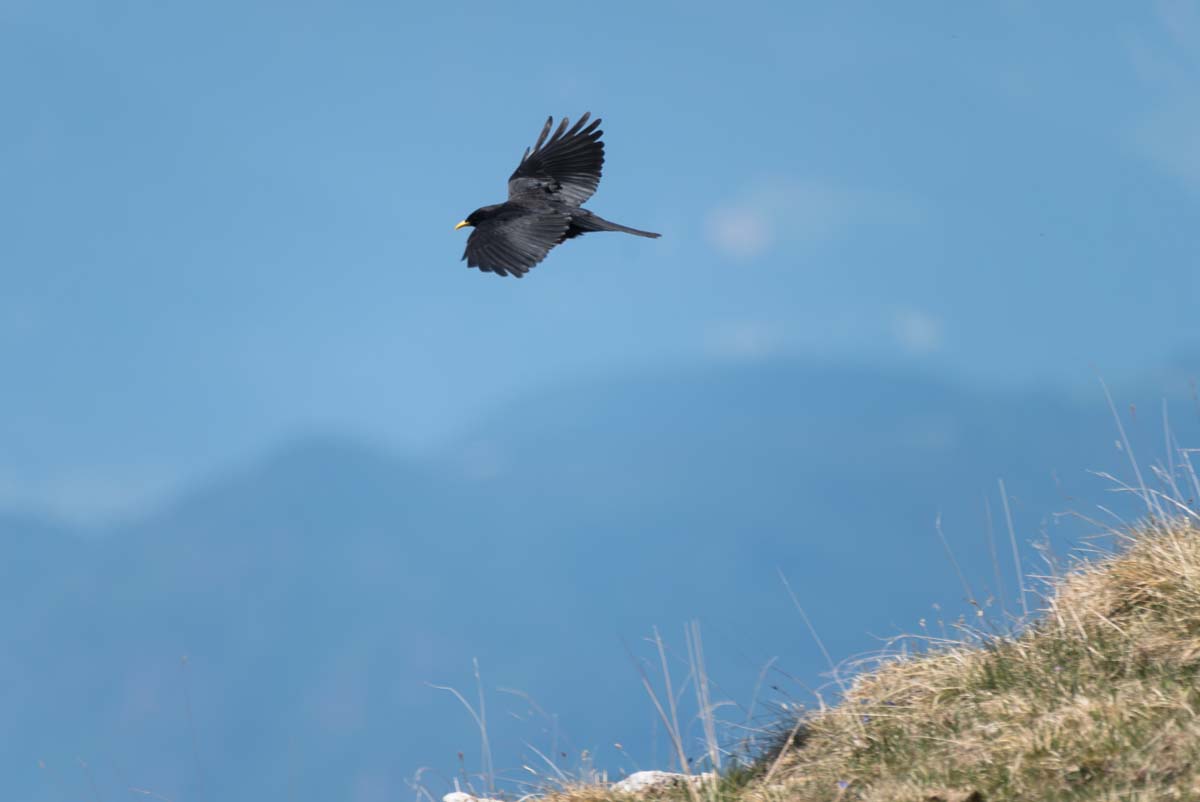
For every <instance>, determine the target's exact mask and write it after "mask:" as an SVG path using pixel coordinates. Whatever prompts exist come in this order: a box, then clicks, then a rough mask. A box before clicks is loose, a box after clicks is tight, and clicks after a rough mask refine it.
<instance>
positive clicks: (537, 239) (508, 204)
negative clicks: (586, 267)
mask: <svg viewBox="0 0 1200 802" xmlns="http://www.w3.org/2000/svg"><path fill="white" fill-rule="evenodd" d="M589 116H590V115H589V114H587V113H585V114H584V115H583V116H582V117H580V118H579V121H578V122H576V123H575V125H574V126H573V127H572V128H571V129H570V130H567V125H568V120H567V119H566V118H565V117H564V118H563V120H562V122H560V123H559V126H558V129H557V130H556V131H555V132H554V135H553V136H549V135H550V129H551V128H552V127H553V122H554V120H553V118H550V119H548V120H546V125H545V127H544V128H542V133H541V135H540V136H539V137H538V140H537V144H536V145H534V147H533V148H532V149H531V150H526V151H525V155H524V157H522V159H521V163H520V164H519V165H518V166H517V169H516V170H515V171H514V172H513V174H512V176H511V177H510V178H509V180H508V200H507V201H505V202H504V203H497V204H494V205H492V206H483V207H481V208H479V209H476V210H475V211H473V212H471V214H469V215H468V216H467V219H466V220H463V221H462V222H461V223H459V224H458V225H457V226H455V227H456V228H462V227H463V226H473V227H474V228H475V230H474V231H472V232H471V236H470V238H469V239H468V240H467V247H466V251H465V252H464V253H463V259H465V260H466V262H467V266H468V267H478V268H479V269H480V270H483V271H485V272H490V273H496V274H497V275H501V276H507V275H513V276H517V277H518V278H520V277H521V276H523V275H525V273H527V272H528V271H529V269H530V268H532V267H533V266H534V265H536V264H537V263H538V262H540V261H542V259H544V258H545V257H546V254H547V253H549V252H550V249H551V248H553V247H554V246H555V245H558V244H559V243H561V242H564V241H565V240H568V239H571V238H573V237H578V236H580V235H581V234H586V233H589V232H594V231H621V232H624V233H626V234H634V235H637V236H639V237H658V236H659V235H658V234H655V233H653V232H650V231H640V230H638V229H636V228H629V227H628V226H623V225H619V224H617V223H613V222H610V221H608V220H605V219H604V218H603V217H600V216H599V215H598V214H595V213H593V212H590V211H588V210H587V209H584V208H583V203H584V201H586V200H587V199H588V198H590V197H591V196H592V193H594V192H595V191H596V186H597V185H598V184H599V183H600V171H601V168H602V167H603V165H604V143H603V142H601V141H600V136H601V135H602V134H603V132H602V131H601V130H600V129H599V126H600V121H599V120H595V121H593V122H592V124H591V125H587V121H588V118H589ZM585 126H586V127H585ZM548 136H549V139H547V137H548Z"/></svg>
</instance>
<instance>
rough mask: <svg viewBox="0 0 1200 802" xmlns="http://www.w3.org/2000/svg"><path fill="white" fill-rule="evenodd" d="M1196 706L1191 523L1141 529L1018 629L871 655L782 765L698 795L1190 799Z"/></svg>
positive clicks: (1199, 553) (1195, 764)
mask: <svg viewBox="0 0 1200 802" xmlns="http://www.w3.org/2000/svg"><path fill="white" fill-rule="evenodd" d="M1198 712H1200V528H1197V527H1196V526H1194V525H1191V524H1188V523H1186V522H1180V521H1176V522H1170V523H1158V524H1152V525H1148V526H1146V527H1144V528H1142V529H1140V530H1139V531H1138V532H1136V533H1135V534H1132V535H1130V536H1129V537H1128V538H1127V539H1126V542H1125V543H1124V544H1123V547H1122V549H1121V550H1120V551H1119V553H1117V554H1116V555H1114V556H1111V557H1108V558H1105V559H1101V560H1096V561H1092V562H1089V563H1083V564H1080V565H1078V566H1076V568H1075V569H1074V570H1073V571H1072V572H1070V573H1069V574H1068V575H1067V576H1066V577H1064V578H1063V579H1061V580H1060V581H1059V582H1058V583H1057V587H1056V588H1054V591H1053V594H1052V596H1051V597H1050V599H1049V601H1048V603H1047V605H1046V609H1045V610H1044V611H1043V613H1042V615H1041V617H1040V618H1039V619H1038V621H1037V622H1036V623H1034V624H1033V625H1031V626H1029V627H1028V628H1026V630H1025V631H1024V632H1022V633H1021V634H1019V635H1018V636H1016V637H1012V638H992V639H980V640H975V641H973V642H967V643H961V644H947V645H943V646H939V647H937V648H934V649H931V650H930V651H929V652H928V653H925V654H922V655H917V656H909V657H904V658H900V657H897V658H895V659H891V660H888V661H885V662H883V663H882V664H880V665H877V666H876V667H875V668H874V669H872V670H871V671H869V672H866V673H863V674H860V675H859V676H858V677H857V678H856V679H855V680H854V681H853V683H852V684H851V686H850V687H849V689H848V691H847V693H846V694H845V697H844V698H843V699H842V700H841V701H840V703H839V704H838V705H837V706H836V707H832V708H829V709H826V710H824V711H821V712H819V713H815V714H811V715H810V716H808V717H806V718H805V719H804V720H803V721H802V722H800V725H801V730H800V732H802V734H803V737H802V738H797V739H796V740H797V745H796V746H793V747H792V748H790V749H787V750H786V751H785V752H784V753H783V754H782V756H780V757H779V758H778V760H770V761H764V762H763V765H761V766H759V767H757V768H758V770H757V772H752V773H751V774H752V775H753V778H752V779H749V780H748V781H746V780H742V781H738V782H727V783H723V785H722V786H721V788H720V789H718V790H714V791H711V792H709V793H706V794H704V796H708V797H712V798H713V800H712V802H716V799H717V798H719V799H721V800H725V801H727V802H772V801H773V800H797V802H810V801H811V802H833V801H834V800H838V801H839V802H842V801H846V802H848V801H849V800H862V801H863V802H885V801H886V802H931V801H932V800H945V802H965V801H966V800H979V801H980V802H982V801H983V800H986V801H987V802H997V801H998V800H1039V801H1040V800H1137V799H1143V800H1193V799H1200V720H1198V718H1197V713H1198ZM767 775H769V777H768V776H767ZM559 796H566V797H568V798H570V799H571V800H572V801H573V802H598V800H599V799H602V798H610V797H609V796H608V795H607V794H605V793H604V792H603V791H601V790H600V789H596V788H591V789H582V788H581V789H577V790H575V791H571V792H568V793H566V794H565V795H561V794H560V795H559Z"/></svg>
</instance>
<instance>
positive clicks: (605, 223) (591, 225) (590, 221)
mask: <svg viewBox="0 0 1200 802" xmlns="http://www.w3.org/2000/svg"><path fill="white" fill-rule="evenodd" d="M571 222H572V224H573V225H576V226H578V227H579V228H581V229H583V230H584V231H621V232H624V233H626V234H633V235H634V236H637V237H650V238H651V239H658V238H659V237H661V236H662V234H655V233H654V232H653V231H642V230H641V229H639V228H630V227H629V226H623V225H621V224H620V223H614V222H612V221H611V220H605V219H604V218H603V217H601V216H600V215H598V214H596V213H595V212H589V213H588V215H587V217H584V218H582V219H581V218H579V217H575V218H574V219H573V220H572V221H571Z"/></svg>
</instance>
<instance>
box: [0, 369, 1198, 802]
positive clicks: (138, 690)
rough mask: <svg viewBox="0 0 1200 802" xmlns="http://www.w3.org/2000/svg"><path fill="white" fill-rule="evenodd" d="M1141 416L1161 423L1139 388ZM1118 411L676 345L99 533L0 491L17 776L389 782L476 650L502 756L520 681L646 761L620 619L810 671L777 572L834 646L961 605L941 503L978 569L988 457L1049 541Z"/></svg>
mask: <svg viewBox="0 0 1200 802" xmlns="http://www.w3.org/2000/svg"><path fill="white" fill-rule="evenodd" d="M1130 425H1131V428H1133V429H1135V430H1139V431H1137V432H1135V435H1136V436H1140V437H1144V438H1146V439H1147V440H1148V441H1150V442H1152V443H1155V444H1157V443H1158V442H1161V433H1160V430H1159V429H1157V428H1156V427H1157V426H1158V424H1157V422H1156V421H1153V420H1150V419H1149V416H1143V419H1140V420H1139V419H1136V418H1135V419H1134V420H1132V421H1130ZM1188 425H1189V426H1191V427H1192V428H1195V427H1194V424H1188ZM1141 429H1144V430H1145V431H1144V432H1141V431H1140V430H1141ZM1186 434H1187V432H1181V436H1186ZM1151 438H1156V439H1151ZM1113 440H1114V436H1113V427H1112V423H1111V418H1110V415H1109V412H1108V411H1107V409H1106V408H1105V407H1104V405H1103V403H1102V402H1100V401H1098V402H1097V403H1095V404H1091V405H1081V404H1078V403H1072V402H1069V401H1066V400H1061V399H1057V398H1055V397H1053V396H1049V395H1035V394H1028V395H1021V394H1008V395H1004V396H992V395H988V394H984V393H979V392H968V391H966V390H963V389H962V388H959V387H955V386H953V385H951V384H947V383H945V382H942V381H939V380H936V379H933V378H927V377H920V376H911V375H902V374H900V373H896V374H894V375H886V374H882V373H880V372H878V371H870V370H853V369H846V368H837V367H830V366H820V365H809V364H792V363H778V364H759V365H752V366H736V367H735V366H729V367H719V368H714V367H709V368H695V369H686V370H679V371H677V372H675V373H673V374H655V375H646V376H640V377H636V376H635V377H630V378H627V379H623V380H620V381H606V382H599V381H598V382H595V383H592V384H586V383H584V384H575V385H571V386H567V387H562V388H557V389H553V390H549V391H547V392H545V393H543V394H540V395H537V396H534V397H530V398H527V399H524V400H522V401H521V402H520V403H515V404H513V405H511V406H510V407H508V408H505V409H501V410H498V411H497V412H496V414H495V415H494V416H493V417H492V418H490V419H489V420H486V421H483V422H481V423H480V424H479V425H478V426H476V427H474V428H473V429H472V430H471V431H469V432H468V433H466V434H464V435H463V436H462V437H461V438H458V439H456V440H455V441H454V442H451V443H448V444H446V445H445V447H444V448H443V449H441V450H439V451H438V452H437V453H436V454H432V455H426V456H422V457H419V458H418V457H410V458H402V457H398V456H396V455H393V454H389V453H386V452H384V451H381V450H379V449H376V448H373V447H371V446H369V445H364V444H361V443H356V442H354V441H350V440H347V439H341V438H338V437H324V438H312V439H305V440H301V441H297V442H295V443H293V444H290V445H288V446H286V447H285V448H282V449H280V450H278V451H276V452H274V453H273V454H271V455H269V456H267V457H266V458H265V459H263V460H261V461H260V462H257V463H255V464H252V465H250V466H248V467H245V468H242V469H240V470H236V471H231V472H230V473H229V474H228V475H225V476H222V477H220V478H218V479H217V480H215V481H212V482H209V483H207V484H205V485H203V486H201V487H198V488H196V489H195V490H194V491H192V492H190V493H187V494H185V495H183V496H182V497H180V498H178V499H177V500H176V501H175V502H174V503H172V504H170V505H168V506H166V507H165V508H163V509H161V510H159V511H157V512H156V513H154V514H152V515H148V516H147V517H146V518H145V519H143V520H141V521H139V522H137V523H136V524H133V525H129V526H124V527H120V528H119V529H117V530H115V531H111V532H107V533H104V534H103V536H96V535H94V534H91V535H87V534H84V533H71V532H66V531H63V530H60V529H55V528H53V527H48V526H44V525H41V524H38V523H37V522H36V521H30V520H26V519H15V518H14V519H6V520H0V537H3V546H4V549H5V555H6V560H5V565H4V567H3V568H2V569H0V570H2V571H3V572H4V573H3V574H2V578H3V580H4V599H3V601H4V604H3V605H2V606H0V625H2V626H3V631H4V632H5V633H6V638H5V640H6V643H7V645H8V648H6V649H5V650H4V653H3V654H0V715H3V716H4V717H5V719H6V721H8V722H9V726H8V727H6V728H5V729H4V732H3V733H2V734H0V754H3V755H5V756H6V759H5V760H4V771H5V774H6V783H5V784H6V786H7V787H8V788H9V789H10V794H11V795H12V796H13V798H35V797H36V798H39V799H50V800H54V799H64V800H65V799H67V798H76V797H79V796H81V795H82V796H86V795H89V794H90V791H88V790H87V789H88V785H87V782H88V781H87V779H86V776H85V774H84V772H83V771H81V770H80V769H79V768H78V765H77V762H76V761H77V759H79V758H82V759H84V760H86V761H87V762H88V763H89V765H90V766H91V770H92V771H93V772H94V774H95V775H96V778H97V782H98V784H100V785H101V787H102V789H107V790H108V792H109V795H110V796H111V795H112V794H115V793H117V789H120V788H122V787H124V786H125V785H129V784H132V785H136V786H139V787H148V788H153V789H154V790H155V791H156V792H157V793H161V794H163V795H165V796H168V797H170V798H171V799H174V800H185V799H195V798H201V797H203V798H209V799H217V798H220V799H255V798H261V797H265V796H277V795H279V794H281V793H286V792H287V791H286V789H288V788H294V789H299V790H298V791H297V796H296V798H309V797H311V798H318V797H321V798H346V799H358V798H361V799H376V798H378V799H394V798H396V797H397V795H401V796H402V795H404V794H407V793H411V791H410V790H409V789H408V788H406V787H405V786H404V784H403V780H404V778H405V777H408V776H411V774H412V772H413V771H415V770H416V769H417V768H419V767H420V766H423V765H430V766H433V767H435V768H436V769H438V771H440V772H441V776H442V777H443V778H444V777H446V776H448V775H449V774H451V773H452V772H454V771H455V769H456V768H457V765H458V763H457V758H456V753H457V752H459V751H463V752H465V753H466V760H467V762H468V764H469V766H470V767H472V768H473V767H475V766H476V765H477V762H478V737H477V734H476V733H475V731H474V729H473V725H472V724H471V722H470V719H469V718H468V716H467V714H466V713H465V712H464V711H463V710H462V709H461V708H460V707H459V706H458V704H457V702H455V701H454V700H453V699H452V698H451V697H450V696H449V695H447V694H445V693H443V692H441V691H437V690H434V689H431V688H429V687H428V686H426V685H425V684H424V683H426V682H427V681H433V682H439V683H446V684H452V685H456V686H457V687H459V688H460V689H461V690H463V691H464V692H468V691H470V693H468V695H469V696H471V697H472V698H473V689H472V684H471V683H472V679H471V658H472V657H474V656H478V657H479V659H480V661H481V663H482V667H483V672H484V679H485V683H486V684H487V685H488V686H489V688H491V689H493V690H492V691H491V692H490V696H489V700H490V704H491V705H492V707H491V709H490V710H489V713H490V714H491V722H492V726H493V730H494V732H493V736H494V745H495V748H496V752H497V763H498V765H500V766H503V767H509V768H517V767H518V766H519V763H520V762H521V760H522V759H524V760H526V761H528V762H531V763H532V762H536V759H535V758H533V757H530V756H528V755H529V752H530V750H528V749H525V748H524V747H522V746H521V741H522V739H528V740H530V741H532V742H534V745H535V746H538V747H539V748H542V749H544V750H550V749H551V748H552V747H551V738H550V736H549V735H547V734H546V732H545V730H546V729H547V727H548V726H549V725H548V724H547V721H546V720H544V719H536V720H533V721H518V720H515V719H514V718H513V717H511V716H508V715H506V711H513V712H515V713H518V714H521V715H524V714H525V713H526V712H527V711H528V706H527V705H526V704H525V703H523V702H522V700H521V699H520V698H518V697H515V696H511V695H504V694H498V693H496V692H495V691H494V689H495V688H496V687H509V688H518V689H521V690H524V691H527V692H528V693H530V694H532V696H533V697H534V698H535V699H536V700H537V701H538V702H539V703H540V704H541V705H542V707H543V708H545V710H547V711H549V712H551V713H555V714H558V716H559V719H558V725H557V726H558V727H559V728H560V733H561V734H563V735H564V737H565V738H566V740H563V739H560V740H559V741H558V745H559V747H561V751H566V752H568V755H569V756H568V758H567V762H569V761H570V760H571V759H574V758H575V757H577V754H578V750H580V749H585V748H586V749H589V750H592V751H593V752H594V753H596V754H597V755H598V757H599V759H600V760H601V761H602V762H604V763H606V764H607V765H609V766H611V767H617V766H624V767H627V768H632V764H631V763H629V761H627V760H623V759H622V758H621V757H620V756H619V755H617V754H616V753H615V752H614V750H613V749H612V747H611V744H612V742H614V741H620V742H621V743H622V744H623V745H624V748H625V750H626V751H627V752H628V753H630V754H631V755H633V756H634V757H635V759H637V760H638V761H640V762H641V764H642V767H643V768H645V767H648V766H647V764H649V763H650V762H651V761H652V759H653V757H652V756H653V747H652V745H651V738H652V733H653V727H652V718H653V712H652V708H651V706H650V705H649V703H648V702H647V701H646V699H645V697H644V694H643V692H642V691H641V689H640V686H639V680H638V676H637V673H636V671H635V670H634V668H633V666H632V664H631V662H630V659H629V657H628V655H627V653H626V651H625V648H624V647H623V646H622V640H625V641H627V642H629V643H630V644H631V645H632V648H633V650H634V651H635V652H644V649H642V647H641V646H639V645H638V643H637V642H638V640H639V639H640V638H641V637H642V636H644V635H647V634H648V633H649V632H650V629H651V627H653V626H655V625H657V626H659V627H661V628H662V629H663V630H664V632H665V633H666V634H667V635H668V636H673V635H674V633H676V632H678V628H679V625H680V624H681V623H682V622H684V621H685V620H687V619H691V618H698V619H700V620H701V622H702V624H703V626H704V632H705V637H706V645H707V651H708V655H709V662H710V669H711V672H712V674H713V676H714V678H715V679H716V680H718V681H721V682H723V684H724V686H725V689H726V690H728V691H729V692H730V693H732V694H734V695H735V696H736V697H737V698H738V699H739V701H742V702H745V701H747V700H748V696H749V688H750V687H751V685H752V684H753V682H754V680H755V678H756V675H757V673H758V671H759V670H760V669H761V667H762V665H763V664H764V662H765V661H766V660H767V659H768V658H770V657H772V656H776V655H778V656H780V657H781V661H780V665H781V666H783V667H785V668H786V669H787V671H788V672H790V674H791V675H792V676H794V677H796V678H797V679H798V680H800V681H803V682H812V681H814V680H815V679H816V678H817V675H818V673H819V672H820V671H822V670H823V668H824V665H823V661H822V659H821V658H820V655H819V652H818V651H817V649H816V648H815V647H814V646H813V645H812V644H811V641H810V640H809V637H808V635H807V633H806V631H805V630H804V628H803V626H802V624H801V622H800V620H799V618H798V617H797V616H796V614H795V612H794V611H793V610H792V609H791V603H790V601H789V600H788V598H787V596H786V594H785V593H784V591H783V590H782V588H781V586H780V583H779V580H778V577H777V570H779V569H782V570H783V571H785V572H786V573H787V575H788V577H789V579H790V581H791V583H792V585H793V587H794V588H795V589H796V591H797V594H798V595H799V597H800V598H801V600H802V602H803V603H804V604H805V605H806V607H807V610H808V612H809V615H810V616H811V617H812V619H813V622H814V624H815V625H816V626H817V627H818V628H819V629H820V632H821V635H822V637H823V639H824V640H825V643H826V645H827V646H828V648H829V649H830V651H831V652H832V653H833V654H834V655H835V656H836V657H839V658H843V657H848V656H850V655H851V654H854V653H857V652H861V651H862V650H864V649H870V648H875V647H876V646H877V645H878V642H877V641H876V640H874V639H873V638H872V637H870V636H869V635H868V633H873V634H874V635H879V636H886V635H890V634H894V633H896V632H897V631H900V630H906V631H907V630H912V629H914V628H915V627H916V626H917V622H918V619H920V618H922V617H925V618H929V619H930V620H931V621H932V620H934V619H935V618H936V617H937V616H938V615H939V613H938V612H937V611H935V610H933V609H932V608H931V605H932V604H933V603H935V602H938V603H942V604H944V605H950V606H952V607H953V609H958V608H959V607H961V602H962V598H963V595H964V593H963V591H962V590H961V589H960V585H959V582H958V580H957V578H956V577H955V575H954V573H953V571H952V570H951V569H950V567H949V566H948V563H947V561H946V559H945V556H944V553H943V551H942V549H941V546H940V545H939V543H938V540H937V537H936V535H935V531H934V521H935V518H936V517H937V516H938V515H939V513H940V514H941V516H942V520H943V525H944V528H945V531H946V533H947V536H948V537H949V538H950V540H951V541H952V542H953V543H954V546H955V549H956V552H957V556H958V558H959V559H960V560H961V561H962V562H963V564H964V566H965V567H966V570H967V573H968V575H969V578H970V580H971V581H972V582H973V583H975V584H976V587H975V591H976V593H977V595H978V596H979V597H980V598H981V599H982V598H983V597H985V596H986V595H987V593H988V592H989V591H988V589H987V588H986V587H985V585H987V586H990V585H992V584H994V583H992V582H991V576H992V564H991V562H990V558H989V557H988V552H987V546H986V541H985V538H984V532H985V529H986V527H985V507H984V499H985V497H990V499H991V502H992V505H993V511H994V512H995V513H996V515H995V520H996V522H997V524H1001V522H1002V519H1001V517H1000V515H999V499H998V496H997V495H996V489H995V488H996V479H997V477H1004V478H1005V479H1006V480H1007V483H1008V489H1009V492H1010V494H1011V496H1012V501H1013V509H1014V513H1015V515H1016V519H1017V523H1018V527H1019V535H1020V537H1021V539H1022V540H1028V539H1030V538H1033V537H1035V536H1037V535H1038V531H1039V529H1040V528H1042V527H1047V528H1048V531H1049V533H1050V536H1051V538H1052V540H1054V541H1056V542H1057V543H1059V544H1060V545H1061V544H1062V543H1063V542H1064V541H1065V540H1066V539H1067V538H1068V537H1069V536H1073V535H1074V533H1075V531H1076V530H1075V529H1069V530H1068V529H1066V528H1063V527H1059V526H1058V525H1057V524H1055V523H1054V519H1052V518H1051V517H1050V514H1051V513H1052V512H1055V511H1060V510H1066V509H1071V508H1076V509H1083V510H1091V509H1093V505H1094V503H1095V502H1097V501H1105V500H1107V499H1105V498H1103V497H1102V496H1101V491H1102V490H1103V489H1104V488H1105V486H1106V485H1105V484H1104V483H1103V482H1101V481H1099V480H1096V479H1094V478H1092V477H1089V475H1088V474H1086V473H1085V469H1092V470H1111V471H1115V472H1121V473H1122V474H1123V473H1124V472H1125V470H1124V464H1125V463H1124V460H1125V456H1124V455H1123V454H1122V453H1120V452H1119V451H1118V450H1116V449H1115V448H1114V447H1113ZM1147 456H1148V455H1147ZM1074 495H1081V496H1082V497H1083V499H1084V500H1083V501H1074V500H1073V499H1072V496H1074ZM999 533H1000V530H998V534H999ZM1001 545H1002V547H1003V548H1005V549H1007V542H1006V541H1005V542H1004V543H1002V544H1001ZM1005 564H1006V566H1007V562H1006V563H1005ZM1005 570H1006V572H1007V570H1008V569H1007V567H1006V569H1005ZM991 590H993V591H994V588H991ZM1007 601H1008V605H1009V607H1010V608H1012V607H1015V600H1014V599H1013V597H1012V585H1011V582H1010V583H1009V587H1008V594H1007ZM948 609H949V608H948ZM184 655H187V656H188V660H187V665H186V667H185V666H183V665H182V664H181V658H182V657H183V656H184ZM771 682H772V684H779V685H781V687H782V689H783V691H784V692H786V693H791V694H794V695H798V696H800V695H802V694H803V689H802V688H801V687H799V686H798V685H797V684H796V683H793V682H790V681H789V680H787V679H785V678H783V676H782V675H778V674H773V675H772V678H771ZM189 703H190V706H191V709H192V713H193V721H192V724H193V725H194V728H195V732H196V741H197V744H198V757H199V761H198V763H199V766H198V767H197V761H196V760H195V759H194V757H193V751H192V746H191V735H190V728H189V723H188V719H187V717H186V715H185V709H186V706H187V705H188V704H189ZM737 715H740V714H739V713H736V712H734V713H732V714H731V716H732V717H736V716H737ZM660 734H661V733H660ZM523 755H525V757H524V758H523ZM657 755H658V762H659V763H660V764H665V760H666V758H665V750H663V749H662V748H661V747H660V748H659V750H658V752H657ZM38 760H44V761H45V762H46V764H47V765H48V768H47V769H45V770H39V769H38V768H37V761H38ZM437 776H438V775H436V774H435V775H430V776H428V777H427V778H426V780H427V781H428V782H430V783H431V784H432V785H433V786H434V787H435V788H440V783H441V782H442V780H439V779H436V778H437Z"/></svg>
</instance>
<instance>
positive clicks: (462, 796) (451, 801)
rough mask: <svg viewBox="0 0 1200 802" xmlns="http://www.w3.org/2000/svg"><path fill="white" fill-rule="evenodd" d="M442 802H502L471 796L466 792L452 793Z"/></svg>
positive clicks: (443, 798)
mask: <svg viewBox="0 0 1200 802" xmlns="http://www.w3.org/2000/svg"><path fill="white" fill-rule="evenodd" d="M442 802H500V800H498V799H488V798H487V797H486V796H471V795H470V794H468V793H466V792H464V791H451V792H450V793H448V794H446V795H445V796H444V797H442Z"/></svg>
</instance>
